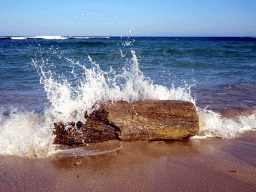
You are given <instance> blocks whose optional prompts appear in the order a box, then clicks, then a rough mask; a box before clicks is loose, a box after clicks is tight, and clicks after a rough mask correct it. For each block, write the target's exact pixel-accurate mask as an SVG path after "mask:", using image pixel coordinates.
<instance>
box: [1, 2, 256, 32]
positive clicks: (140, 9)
mask: <svg viewBox="0 0 256 192" xmlns="http://www.w3.org/2000/svg"><path fill="white" fill-rule="evenodd" d="M39 35H63V36H254V37H255V36H256V0H243V1H242V0H125V1H123V0H110V1H109V0H97V1H95V0H94V1H91V0H87V1H81V0H69V1H67V0H0V36H39Z"/></svg>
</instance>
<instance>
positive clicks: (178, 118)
mask: <svg viewBox="0 0 256 192" xmlns="http://www.w3.org/2000/svg"><path fill="white" fill-rule="evenodd" d="M85 119H86V120H85V122H84V123H83V122H80V121H79V122H77V123H74V122H71V123H69V124H66V125H65V124H63V123H61V122H58V123H55V125H54V129H55V131H54V134H55V135H56V138H55V140H54V143H58V144H68V145H78V144H85V143H97V142H102V141H107V140H113V139H118V140H122V141H130V140H181V139H184V138H187V137H190V136H193V135H196V134H198V132H199V118H198V115H197V112H196V108H195V106H194V104H192V103H191V102H186V101H170V100H167V101H162V100H161V101H159V100H158V101H155V100H146V101H136V102H131V103H128V102H124V101H118V102H113V103H112V102H106V103H101V104H98V107H97V109H96V110H94V111H93V112H92V113H91V114H89V115H88V114H87V112H86V113H85Z"/></svg>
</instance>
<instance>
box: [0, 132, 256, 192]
mask: <svg viewBox="0 0 256 192" xmlns="http://www.w3.org/2000/svg"><path fill="white" fill-rule="evenodd" d="M83 149H84V150H90V151H91V152H92V154H91V155H84V154H82V153H81V152H78V151H76V153H75V154H72V153H70V151H69V153H59V154H56V155H53V156H51V157H48V158H41V159H36V158H34V159H29V158H21V157H15V156H1V157H0V181H1V182H0V191H255V190H256V167H255V166H256V153H255V151H256V132H253V131H250V132H246V133H244V134H242V135H241V136H240V137H237V138H234V139H228V140H227V139H221V138H206V139H189V140H186V141H166V142H165V141H154V142H145V141H137V142H121V143H120V142H119V141H109V142H105V143H100V144H93V145H89V146H86V147H84V148H83ZM100 151H101V152H100ZM93 152H94V153H95V154H94V155H93ZM79 154H80V155H84V156H79Z"/></svg>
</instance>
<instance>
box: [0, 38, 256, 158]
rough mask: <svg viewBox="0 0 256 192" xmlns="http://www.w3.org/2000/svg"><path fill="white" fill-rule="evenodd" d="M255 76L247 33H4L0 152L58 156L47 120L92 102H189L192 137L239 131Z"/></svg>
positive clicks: (246, 125)
mask: <svg viewBox="0 0 256 192" xmlns="http://www.w3.org/2000/svg"><path fill="white" fill-rule="evenodd" d="M255 79H256V39H255V38H249V37H248V38H240V37H237V38H236V37H229V38H227V37H222V38H221V37H216V38H215V37H200V38H199V37H198V38H196V37H60V36H58V37H56V36H55V37H11V38H10V37H9V38H5V37H2V38H0V155H17V156H29V157H32V156H37V157H47V156H50V155H52V154H56V153H57V152H58V151H59V149H57V148H56V145H53V144H52V143H53V140H54V135H53V134H52V130H53V123H54V122H58V121H62V122H69V121H78V120H82V119H83V115H84V111H86V110H88V111H90V109H91V107H92V106H93V105H94V104H95V103H96V102H97V101H118V100H124V101H129V102H131V101H137V100H147V99H150V100H151V99H156V100H185V101H191V102H193V103H194V104H195V105H196V108H197V111H198V115H199V118H200V134H199V135H198V136H197V137H194V138H206V137H221V138H224V139H229V138H233V137H239V135H240V134H241V133H243V132H244V131H255V129H256V110H255V108H256V81H255ZM74 112H75V113H77V115H76V117H74V115H72V114H73V113H74ZM77 150H78V149H77Z"/></svg>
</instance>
